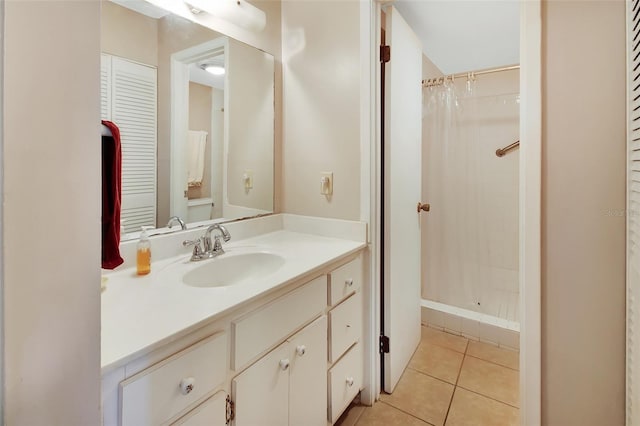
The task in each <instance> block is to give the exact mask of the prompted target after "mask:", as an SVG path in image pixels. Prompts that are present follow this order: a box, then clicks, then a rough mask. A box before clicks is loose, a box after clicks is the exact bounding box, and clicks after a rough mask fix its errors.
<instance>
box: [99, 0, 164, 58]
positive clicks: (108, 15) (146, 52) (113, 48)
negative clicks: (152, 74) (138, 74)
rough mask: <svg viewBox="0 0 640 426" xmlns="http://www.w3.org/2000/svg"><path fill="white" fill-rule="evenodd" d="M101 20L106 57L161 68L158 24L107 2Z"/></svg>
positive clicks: (103, 7)
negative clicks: (126, 59)
mask: <svg viewBox="0 0 640 426" xmlns="http://www.w3.org/2000/svg"><path fill="white" fill-rule="evenodd" d="M100 3H101V5H102V13H101V18H100V24H101V26H100V28H101V40H100V41H101V49H102V52H104V53H109V54H111V55H115V56H120V57H122V58H128V59H131V60H132V61H137V62H142V63H143V64H147V65H153V66H157V65H158V21H157V20H156V19H153V18H149V17H148V16H144V15H142V14H139V13H136V12H133V11H132V10H130V9H127V8H125V7H122V6H119V5H117V4H115V3H113V2H111V1H106V0H103V1H101V2H100Z"/></svg>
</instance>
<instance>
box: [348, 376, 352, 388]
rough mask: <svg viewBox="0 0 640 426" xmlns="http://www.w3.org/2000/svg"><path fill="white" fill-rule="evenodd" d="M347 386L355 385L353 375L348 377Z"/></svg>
mask: <svg viewBox="0 0 640 426" xmlns="http://www.w3.org/2000/svg"><path fill="white" fill-rule="evenodd" d="M347 386H349V387H351V386H353V377H347Z"/></svg>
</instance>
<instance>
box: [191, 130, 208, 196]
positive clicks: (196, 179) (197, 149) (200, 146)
mask: <svg viewBox="0 0 640 426" xmlns="http://www.w3.org/2000/svg"><path fill="white" fill-rule="evenodd" d="M206 146H207V132H205V131H201V130H189V136H188V138H187V149H188V163H187V183H188V185H189V187H198V186H201V185H202V177H203V176H204V149H205V147H206Z"/></svg>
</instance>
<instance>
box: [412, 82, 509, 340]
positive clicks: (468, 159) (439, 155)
mask: <svg viewBox="0 0 640 426" xmlns="http://www.w3.org/2000/svg"><path fill="white" fill-rule="evenodd" d="M518 92H519V71H518V70H509V71H503V72H498V73H494V74H489V75H483V76H481V77H478V78H477V79H473V78H462V79H460V78H458V79H455V80H454V81H453V82H451V81H446V82H444V84H439V85H435V86H432V87H426V88H424V89H423V182H422V188H423V199H424V200H427V201H428V202H429V203H430V204H431V212H430V213H429V215H426V216H425V217H423V218H422V233H423V235H422V257H423V259H422V260H423V262H422V265H423V266H422V299H423V300H422V306H423V322H427V323H428V324H430V325H432V326H436V327H439V328H445V329H447V330H448V331H450V332H454V333H457V334H464V335H465V336H467V337H469V338H473V339H480V340H484V341H488V342H492V343H495V344H499V345H503V346H508V347H512V348H517V347H518V343H517V342H518V331H519V325H518V320H519V306H518V304H519V288H518V287H519V285H518V187H519V183H518V150H517V149H515V150H511V151H509V152H508V153H506V155H504V156H502V157H498V156H497V155H496V150H497V149H499V148H504V147H506V146H508V145H510V144H512V143H514V142H515V141H517V140H518V138H519V93H518Z"/></svg>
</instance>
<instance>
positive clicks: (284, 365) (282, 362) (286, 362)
mask: <svg viewBox="0 0 640 426" xmlns="http://www.w3.org/2000/svg"><path fill="white" fill-rule="evenodd" d="M288 368H289V360H288V359H281V360H280V369H281V370H282V371H286V370H287V369H288Z"/></svg>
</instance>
